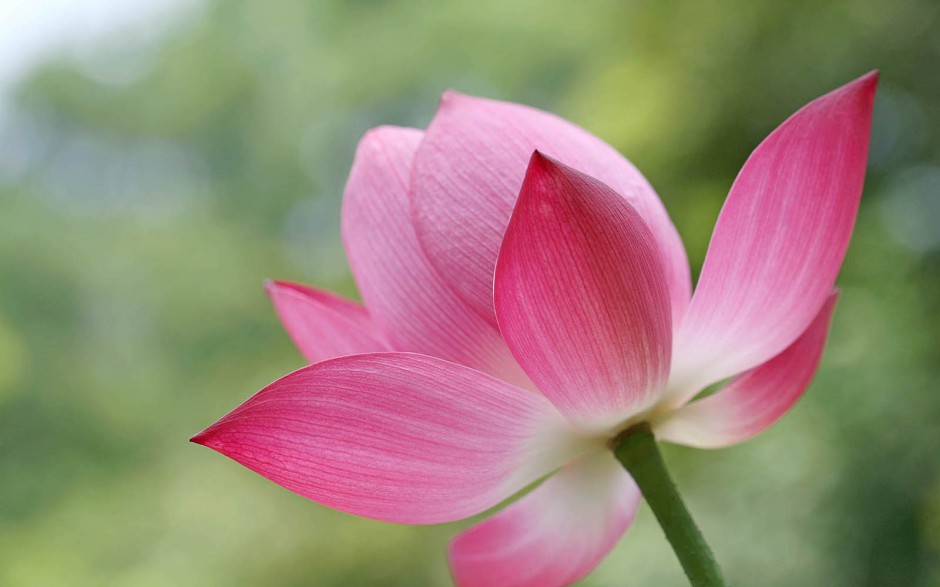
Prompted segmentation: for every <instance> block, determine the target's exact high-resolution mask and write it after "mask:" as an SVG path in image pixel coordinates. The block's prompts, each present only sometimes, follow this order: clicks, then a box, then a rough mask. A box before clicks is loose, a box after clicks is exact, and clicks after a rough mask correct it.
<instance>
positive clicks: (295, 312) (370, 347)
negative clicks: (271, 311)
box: [265, 281, 390, 363]
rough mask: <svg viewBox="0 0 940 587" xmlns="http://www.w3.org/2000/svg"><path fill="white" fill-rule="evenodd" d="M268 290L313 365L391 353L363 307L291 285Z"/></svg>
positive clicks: (284, 283) (280, 284)
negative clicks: (336, 358)
mask: <svg viewBox="0 0 940 587" xmlns="http://www.w3.org/2000/svg"><path fill="white" fill-rule="evenodd" d="M265 289H266V290H267V291H268V295H269V296H270V297H271V302H273V303H274V308H275V310H277V313H278V315H279V316H280V317H281V322H283V323H284V328H286V329H287V332H288V334H290V337H291V339H293V341H294V344H296V345H297V348H298V349H300V353H301V354H302V355H303V356H304V357H305V358H306V359H307V361H309V362H311V363H316V362H317V361H322V360H324V359H331V358H333V357H339V356H342V355H353V354H358V353H370V352H374V351H385V350H390V348H389V346H388V344H387V343H386V342H385V340H384V337H383V336H382V334H381V333H379V332H377V331H376V329H375V326H374V325H373V324H372V320H371V319H370V318H369V314H368V312H366V310H365V308H363V307H362V306H360V305H359V304H356V303H354V302H350V301H349V300H344V299H343V298H341V297H339V296H336V295H333V294H331V293H328V292H324V291H318V290H315V289H313V288H309V287H305V286H303V285H298V284H296V283H290V282H287V281H271V282H268V283H266V284H265Z"/></svg>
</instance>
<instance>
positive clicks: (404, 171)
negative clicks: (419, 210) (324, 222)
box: [342, 127, 531, 387]
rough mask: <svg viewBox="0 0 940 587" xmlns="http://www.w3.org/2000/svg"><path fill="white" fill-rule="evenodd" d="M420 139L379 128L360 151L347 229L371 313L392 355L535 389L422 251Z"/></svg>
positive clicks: (349, 191) (348, 197) (347, 200)
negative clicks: (415, 189) (417, 191)
mask: <svg viewBox="0 0 940 587" xmlns="http://www.w3.org/2000/svg"><path fill="white" fill-rule="evenodd" d="M421 137H422V133H421V131H418V130H414V129H409V128H395V127H380V128H377V129H374V130H372V131H370V132H369V133H368V134H367V135H366V136H365V137H364V138H363V139H362V141H361V142H360V143H359V148H358V149H357V151H356V159H355V162H354V163H353V168H352V171H351V172H350V175H349V181H348V182H347V184H346V192H345V195H344V199H343V223H342V225H343V226H342V228H343V241H344V243H345V245H346V251H347V253H348V254H349V262H350V265H351V267H352V271H353V275H354V276H355V278H356V283H357V284H358V285H359V289H360V291H361V293H362V297H363V299H364V300H365V304H366V307H368V308H369V312H370V313H371V315H372V319H373V320H374V321H375V323H376V325H377V326H378V328H379V329H380V330H381V331H382V332H383V333H384V334H385V336H386V338H387V339H388V340H389V341H390V343H391V344H392V345H393V347H394V348H395V350H400V351H413V352H419V353H423V354H428V355H433V356H436V357H441V358H444V359H447V360H450V361H454V362H457V363H461V364H463V365H467V366H470V367H473V368H475V369H479V370H481V371H484V372H487V373H490V374H492V375H495V376H497V377H500V378H502V379H504V380H506V381H509V382H511V383H514V384H518V385H521V386H523V387H531V383H530V382H529V381H528V379H527V378H526V377H525V374H524V373H522V371H521V369H519V366H518V365H517V364H516V362H515V361H514V360H513V358H512V355H511V354H510V353H509V350H508V349H507V348H506V345H505V343H504V342H503V340H502V337H500V335H499V331H498V330H497V329H496V327H495V326H494V325H493V324H491V323H490V322H489V321H487V320H486V319H484V318H483V317H481V316H480V315H478V314H477V313H476V312H474V311H473V309H471V308H470V307H468V306H467V304H466V303H464V302H463V300H461V299H460V297H459V296H457V295H456V294H455V293H454V292H453V291H452V290H451V289H450V288H449V287H448V286H447V285H446V284H445V283H444V282H443V281H441V279H440V277H439V276H438V274H437V272H436V271H435V270H434V268H433V267H431V265H430V264H429V262H428V260H427V258H426V257H425V255H424V252H423V250H422V249H421V246H420V245H419V244H418V239H417V235H416V234H415V229H414V225H413V223H412V216H411V205H410V202H409V199H408V178H409V173H410V169H411V162H412V159H413V158H414V153H415V150H416V149H417V148H418V144H419V143H420V142H421Z"/></svg>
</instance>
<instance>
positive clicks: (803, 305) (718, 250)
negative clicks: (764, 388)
mask: <svg viewBox="0 0 940 587" xmlns="http://www.w3.org/2000/svg"><path fill="white" fill-rule="evenodd" d="M877 79H878V77H877V73H870V74H868V75H866V76H864V77H862V78H859V79H857V80H855V81H853V82H852V83H850V84H848V85H846V86H843V87H841V88H839V89H837V90H835V91H833V92H830V93H829V94H826V95H825V96H823V97H821V98H819V99H817V100H815V101H813V102H811V103H810V104H808V105H807V106H805V107H804V108H802V109H801V110H800V111H799V112H797V113H796V114H794V115H793V116H792V117H790V119H789V120H787V121H786V122H784V123H783V124H782V125H781V126H780V127H779V128H778V129H777V130H775V131H774V132H773V133H771V135H770V136H769V137H767V139H765V140H764V142H763V143H761V144H760V146H759V147H757V149H756V150H755V151H754V153H753V154H752V155H751V157H750V158H749V159H748V160H747V163H745V164H744V168H743V169H742V170H741V173H740V174H739V175H738V178H737V179H736V180H735V182H734V186H732V188H731V193H730V194H729V195H728V199H727V201H726V202H725V205H724V208H723V209H722V211H721V215H720V216H719V218H718V223H717V225H716V226H715V232H714V234H713V235H712V241H711V244H710V245H709V248H708V255H707V256H706V258H705V265H704V267H703V268H702V275H701V278H700V280H699V283H698V286H697V287H696V290H695V296H694V297H693V299H692V304H691V305H690V306H689V310H688V313H687V315H686V319H685V321H684V322H683V324H682V327H681V328H680V329H679V331H678V333H677V335H676V349H675V352H674V357H673V358H674V361H675V362H674V365H673V371H674V373H673V377H674V380H673V381H672V382H670V392H669V393H670V395H674V401H672V402H671V403H673V405H678V404H681V403H683V402H684V401H685V400H686V399H687V398H688V397H690V396H691V395H694V394H695V393H696V392H697V391H699V390H700V389H702V388H703V387H704V386H706V385H708V384H710V383H713V382H715V381H719V380H721V379H724V378H725V377H729V376H731V375H734V374H736V373H740V372H742V371H744V370H747V369H750V368H752V367H755V366H756V365H759V364H760V363H762V362H764V361H766V360H768V359H770V358H771V357H773V356H775V355H776V354H778V353H779V352H781V351H782V350H783V349H785V348H786V347H787V346H788V345H789V344H790V343H792V342H793V341H794V340H795V339H796V338H797V337H798V336H799V335H800V333H801V332H803V331H804V330H805V329H806V327H807V326H808V325H809V323H810V322H811V321H812V320H813V318H814V317H815V316H816V314H817V312H819V309H820V308H821V307H822V305H823V303H824V302H825V300H826V298H827V297H828V295H829V292H830V291H831V290H832V287H833V284H834V282H835V278H836V274H837V273H838V272H839V267H840V266H841V264H842V259H843V257H844V256H845V251H846V248H847V247H848V244H849V238H850V237H851V235H852V227H853V225H854V223H855V213H856V211H857V209H858V202H859V197H860V196H861V193H862V183H863V181H864V178H865V161H866V158H867V154H868V139H869V134H870V129H871V112H872V103H873V101H874V97H875V86H876V83H877Z"/></svg>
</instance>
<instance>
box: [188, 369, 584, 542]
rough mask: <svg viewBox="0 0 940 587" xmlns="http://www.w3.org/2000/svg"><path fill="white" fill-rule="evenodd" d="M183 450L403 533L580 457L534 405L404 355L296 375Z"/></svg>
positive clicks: (461, 514) (494, 499)
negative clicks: (197, 447) (207, 451)
mask: <svg viewBox="0 0 940 587" xmlns="http://www.w3.org/2000/svg"><path fill="white" fill-rule="evenodd" d="M193 441H194V442H197V443H199V444H203V445H205V446H208V447H210V448H212V449H214V450H217V451H218V452H220V453H222V454H224V455H226V456H228V457H230V458H232V459H234V460H236V461H238V462H239V463H241V464H242V465H244V466H246V467H248V468H249V469H251V470H253V471H255V472H257V473H259V474H261V475H263V476H265V477H267V478H268V479H270V480H272V481H274V482H275V483H277V484H278V485H281V486H282V487H285V488H287V489H289V490H291V491H293V492H295V493H298V494H300V495H302V496H304V497H307V498H309V499H312V500H314V501H317V502H319V503H322V504H324V505H327V506H330V507H332V508H335V509H338V510H341V511H344V512H348V513H352V514H357V515H360V516H365V517H368V518H375V519H378V520H385V521H390V522H403V523H409V524H430V523H437V522H447V521H451V520H458V519H461V518H465V517H467V516H471V515H474V514H477V513H479V512H481V511H483V510H485V509H487V508H489V507H492V506H494V505H496V504H498V503H499V502H501V501H502V500H504V499H506V498H507V497H509V496H510V495H512V494H513V493H515V492H517V491H519V490H520V489H522V488H523V487H525V486H526V485H528V484H529V483H532V482H533V481H535V480H536V479H538V478H540V477H541V476H543V475H545V474H547V473H549V472H551V471H552V470H554V469H556V468H558V467H559V466H561V465H563V464H564V463H566V462H568V461H569V460H570V459H572V458H574V457H576V456H578V455H579V454H582V453H583V452H584V451H586V450H589V447H586V446H585V442H586V441H584V440H580V439H578V438H577V437H575V436H574V435H573V434H572V433H570V432H569V429H568V428H567V425H566V424H564V422H563V420H562V419H561V417H560V416H559V415H558V414H557V412H556V411H555V410H554V409H553V408H552V406H551V404H550V403H549V402H548V401H547V400H545V398H543V397H541V396H540V395H538V394H535V393H531V392H529V391H525V390H522V389H519V388H516V387H513V386H511V385H509V384H507V383H504V382H502V381H499V380H498V379H495V378H493V377H490V376H488V375H484V374H483V373H480V372H479V371H475V370H473V369H469V368H467V367H463V366H460V365H456V364H454V363H449V362H446V361H443V360H441V359H436V358H433V357H427V356H423V355H414V354H408V353H379V354H371V355H353V356H348V357H340V358H337V359H331V360H328V361H323V362H321V363H316V364H314V365H310V366H307V367H304V368H303V369H300V370H299V371H295V372H293V373H291V374H290V375H287V376H285V377H283V378H281V379H279V380H278V381H276V382H274V383H272V384H271V385H269V386H268V387H266V388H265V389H263V390H262V391H260V392H258V393H257V394H255V395H254V396H253V397H251V398H250V399H249V400H248V401H246V402H245V403H244V404H242V405H241V406H239V407H238V408H236V409H235V410H234V411H232V412H231V413H229V414H228V415H226V416H225V417H224V418H222V419H221V420H219V421H218V422H216V423H215V424H213V425H212V426H211V427H209V428H208V429H207V430H205V431H204V432H202V433H200V434H198V435H197V436H195V437H194V438H193Z"/></svg>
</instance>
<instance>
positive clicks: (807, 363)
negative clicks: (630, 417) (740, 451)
mask: <svg viewBox="0 0 940 587" xmlns="http://www.w3.org/2000/svg"><path fill="white" fill-rule="evenodd" d="M837 297H838V294H832V295H831V296H830V297H829V300H828V301H827V302H826V304H825V305H823V308H822V310H820V312H819V314H818V315H817V316H816V319H815V320H814V321H813V322H812V323H811V324H810V325H809V328H807V329H806V331H805V332H804V333H803V334H802V335H801V336H800V337H799V338H798V339H796V342H794V343H793V344H791V345H790V346H789V347H787V349H786V350H784V351H783V352H782V353H780V354H779V355H777V356H776V357H774V358H772V359H770V360H769V361H767V362H766V363H764V364H762V365H760V366H758V367H755V368H754V369H752V370H750V371H748V372H746V373H744V374H743V375H739V376H738V377H737V378H735V379H734V380H733V381H731V383H729V384H728V385H727V386H725V387H724V388H723V389H722V390H721V391H718V392H717V393H715V394H714V395H710V396H708V397H706V398H704V399H701V400H698V401H694V402H692V403H690V404H687V405H686V406H684V407H682V408H679V409H678V410H676V411H673V412H669V413H667V414H666V415H665V416H664V418H663V419H662V420H661V421H659V422H655V423H654V427H655V430H656V437H657V438H659V439H660V440H665V441H668V442H675V443H678V444H686V445H689V446H695V447H698V448H720V447H724V446H729V445H732V444H737V443H739V442H743V441H745V440H747V439H749V438H751V437H752V436H755V435H757V434H759V433H760V432H763V431H764V430H766V429H767V428H769V427H770V426H771V425H772V424H773V423H774V422H776V421H777V420H779V419H780V417H781V416H783V415H784V414H785V413H786V412H787V411H788V410H789V409H790V408H791V407H793V404H795V403H796V401H797V400H798V399H800V397H802V395H803V392H804V391H806V388H807V386H809V384H810V381H812V380H813V375H815V373H816V368H817V367H818V366H819V359H820V358H821V356H822V351H823V348H824V347H825V345H826V334H827V333H828V331H829V320H830V318H831V317H832V310H833V309H834V308H835V303H836V298H837Z"/></svg>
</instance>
